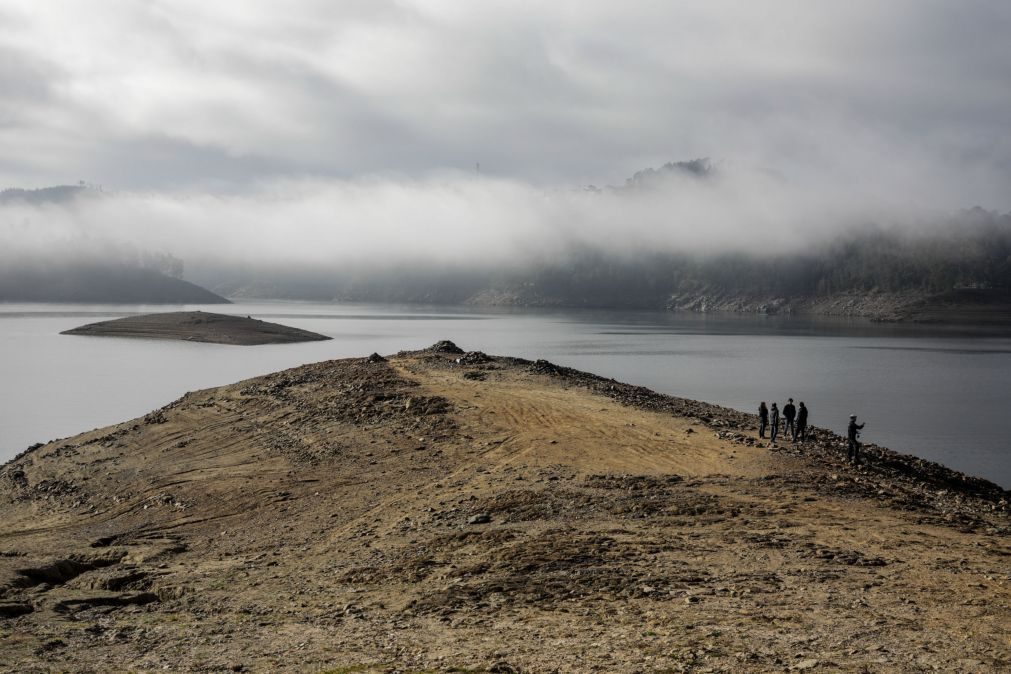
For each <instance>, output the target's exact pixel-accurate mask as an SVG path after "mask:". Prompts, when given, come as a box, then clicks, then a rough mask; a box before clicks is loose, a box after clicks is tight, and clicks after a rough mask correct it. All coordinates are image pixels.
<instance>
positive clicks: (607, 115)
mask: <svg viewBox="0 0 1011 674" xmlns="http://www.w3.org/2000/svg"><path fill="white" fill-rule="evenodd" d="M1009 26H1011V5H1009V4H1008V3H1006V2H1003V1H1002V0H970V1H968V2H962V3H957V4H956V3H940V2H929V3H925V2H921V1H920V0H895V1H894V2H889V3H879V2H871V1H870V0H856V1H854V2H848V3H846V4H845V6H842V5H839V6H835V5H832V6H829V5H826V4H825V3H811V2H807V1H806V0H777V1H776V2H773V3H771V4H766V3H762V4H758V3H753V2H750V1H745V0H715V1H713V2H707V3H704V4H699V5H697V6H686V5H684V4H683V3H675V4H663V3H655V2H651V1H649V0H638V1H633V2H628V3H622V4H621V5H616V4H614V3H606V2H597V1H582V2H569V1H561V2H557V3H550V4H545V3H533V2H499V1H491V2H481V3H466V2H453V1H449V0H398V1H394V0H373V1H370V2H341V3H328V2H320V1H319V0H295V1H293V2H290V3H286V4H285V5H284V6H283V7H282V6H281V5H278V4H277V3H273V2H267V1H266V0H250V1H249V2H243V3H241V4H236V5H232V4H227V3H206V2H195V1H192V0H173V2H162V1H152V2H145V3H135V2H128V1H127V0H96V1H95V2H90V3H78V2H70V1H66V2H53V3H37V2H30V1H29V0H8V1H7V2H4V3H3V4H2V5H0V88H2V90H3V92H4V96H3V97H2V99H0V148H2V150H3V151H2V152H0V187H23V188H38V187H44V186H47V185H56V184H67V183H76V182H77V181H78V180H84V181H87V182H88V183H90V184H94V185H101V186H102V187H103V192H102V193H101V194H94V193H89V194H88V195H84V196H82V197H81V198H79V199H77V200H75V201H73V202H71V203H60V204H50V205H39V206H27V205H24V204H18V203H16V202H13V201H12V202H8V203H5V204H3V205H2V206H0V256H2V257H4V259H6V260H7V261H8V263H10V261H12V260H15V259H17V260H22V261H26V260H32V259H43V260H47V261H48V262H52V261H54V260H59V259H62V258H63V256H65V255H71V256H77V257H82V256H84V257H88V256H91V257H97V258H99V259H103V258H131V257H137V256H140V255H142V254H143V253H145V252H146V253H159V254H170V255H174V256H177V257H179V258H181V259H183V260H184V261H185V262H186V265H187V268H188V269H189V270H197V269H207V268H211V267H214V266H215V265H219V266H220V265H251V266H253V267H257V266H271V267H274V268H278V267H282V268H283V267H290V268H294V269H299V268H304V267H305V266H324V267H325V266H327V265H365V266H374V265H381V264H386V265H394V266H395V265H404V264H408V265H409V264H415V263H419V262H420V261H424V262H425V263H426V264H429V265H450V266H452V265H457V266H476V267H484V266H487V265H491V266H496V265H507V266H508V265H515V264H518V263H523V262H527V261H534V262H536V261H538V260H543V259H546V258H551V259H557V258H558V257H560V256H564V255H566V254H567V253H568V252H570V251H573V250H579V249H581V248H585V247H589V248H593V249H603V250H607V251H609V252H612V253H614V254H619V255H634V254H636V253H638V252H642V251H658V250H659V251H684V252H701V253H705V252H712V251H723V250H730V251H740V250H746V251H750V252H754V253H756V254H768V253H769V252H790V251H797V250H805V249H808V248H810V247H811V246H817V245H819V244H820V243H821V242H824V241H827V240H830V239H831V238H832V237H834V236H836V235H837V234H839V233H840V232H844V231H852V228H854V227H863V226H867V225H868V224H870V223H874V224H878V225H881V226H886V227H904V228H909V229H912V230H915V229H916V228H918V227H924V226H929V225H930V223H933V222H938V221H943V220H944V217H945V214H947V213H950V212H952V211H955V210H957V209H960V208H965V207H970V206H974V205H980V206H983V207H985V208H989V209H994V210H998V211H1001V212H1003V211H1008V210H1011V193H1009V192H1008V190H1007V185H1009V184H1011V122H1009V121H1008V119H1009V118H1008V115H1007V110H1009V109H1011V41H1008V40H1007V34H1008V27H1009ZM697 157H711V158H712V161H713V164H714V166H715V167H716V169H717V170H716V171H715V172H714V173H713V174H712V175H711V176H709V178H707V179H706V180H697V179H694V178H692V177H690V176H676V175H675V176H671V179H670V180H667V181H664V184H663V185H654V186H652V187H650V188H648V189H636V190H608V189H603V190H602V191H591V190H587V189H586V187H587V186H588V185H590V184H594V185H597V186H599V187H604V186H607V185H613V186H616V187H622V186H624V184H625V179H626V178H627V177H629V176H631V175H633V174H634V173H635V172H636V171H639V170H641V169H644V168H648V167H659V166H661V165H662V164H664V163H666V162H669V161H677V160H687V159H692V158H697ZM478 165H480V170H478V168H477V167H478Z"/></svg>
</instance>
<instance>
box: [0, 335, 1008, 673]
mask: <svg viewBox="0 0 1011 674" xmlns="http://www.w3.org/2000/svg"><path fill="white" fill-rule="evenodd" d="M815 433H816V439H815V440H813V441H811V442H809V443H806V444H804V445H798V446H794V445H792V444H782V445H779V446H767V445H766V444H765V443H764V441H759V440H758V439H757V438H756V432H755V418H754V417H753V416H750V415H747V414H742V413H739V412H735V411H732V410H727V409H724V408H720V407H715V406H712V405H707V404H705V403H700V402H697V401H692V400H687V399H683V398H674V397H669V396H663V395H660V394H657V393H654V392H652V391H649V390H647V389H643V388H639V387H634V386H628V385H625V384H621V383H619V382H616V381H613V380H608V379H602V378H600V377H596V376H594V375H590V374H586V373H582V372H577V371H574V370H569V369H566V368H562V367H558V366H555V365H552V364H551V363H547V362H544V361H536V362H530V361H525V360H520V359H513V358H503V357H492V356H487V355H485V354H483V353H479V352H470V353H463V352H461V350H460V349H458V348H456V347H455V346H453V345H452V344H450V343H440V344H438V345H436V346H434V347H432V348H431V349H427V350H424V351H418V352H404V353H400V354H397V355H395V356H390V357H388V358H382V357H380V356H377V355H373V356H371V357H369V358H359V359H348V360H339V361H328V362H323V363H317V364H313V365H306V366H303V367H299V368H295V369H292V370H286V371H283V372H278V373H276V374H272V375H268V376H265V377H259V378H256V379H250V380H247V381H243V382H239V383H237V384H234V385H230V386H225V387H221V388H215V389H208V390H204V391H197V392H193V393H189V394H187V395H186V396H184V397H182V398H181V399H179V400H177V401H175V402H173V403H171V404H169V405H166V406H165V407H163V408H161V409H159V410H155V411H153V412H151V413H150V414H148V415H147V416H145V417H143V418H138V419H134V420H132V421H128V422H126V423H123V424H119V425H117V426H111V427H108V428H103V429H99V430H96V431H92V432H89V433H86V434H82V435H79V436H76V437H73V438H67V439H63V440H59V441H54V442H51V443H49V444H46V445H41V446H37V447H34V448H31V449H30V450H27V451H26V452H24V453H23V454H22V455H20V456H19V457H17V458H15V459H14V460H12V461H11V462H9V463H8V464H6V465H4V466H3V467H2V468H0V670H4V671H18V672H43V671H52V670H69V671H121V670H130V671H163V670H169V671H215V672H217V671H257V672H259V671H262V672H274V671H299V672H317V671H320V672H394V671H396V672H462V671H469V672H497V673H500V674H501V673H503V672H573V673H575V672H580V673H583V672H680V671H693V672H694V671H730V672H744V671H746V672H763V671H774V672H782V671H843V672H899V671H901V672H905V671H941V672H956V671H957V672H994V671H1007V670H1008V668H1009V667H1011V514H1009V506H1008V496H1009V494H1008V492H1006V491H1004V490H1002V489H1001V488H999V487H998V486H996V485H994V484H992V483H989V482H986V481H984V480H980V479H977V478H972V477H969V476H966V475H962V474H960V473H956V472H953V471H951V470H948V469H946V468H944V467H943V466H939V465H937V464H933V463H929V462H925V461H922V460H918V459H914V458H911V457H906V456H902V455H898V454H895V453H892V452H890V451H888V450H886V449H884V448H880V447H875V446H870V447H868V455H869V459H870V461H869V462H868V465H866V466H864V467H861V468H853V467H851V466H849V465H847V464H846V463H845V462H844V461H843V460H842V459H843V457H844V454H845V449H844V441H843V440H842V439H841V438H839V437H837V436H834V435H832V434H831V433H829V432H828V431H825V430H822V429H815Z"/></svg>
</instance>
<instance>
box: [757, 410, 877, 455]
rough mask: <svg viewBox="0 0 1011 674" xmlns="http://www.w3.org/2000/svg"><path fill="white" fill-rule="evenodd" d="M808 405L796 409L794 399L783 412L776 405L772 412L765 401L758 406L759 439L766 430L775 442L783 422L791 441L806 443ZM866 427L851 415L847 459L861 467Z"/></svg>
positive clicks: (847, 438)
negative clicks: (862, 443) (861, 448)
mask: <svg viewBox="0 0 1011 674" xmlns="http://www.w3.org/2000/svg"><path fill="white" fill-rule="evenodd" d="M807 416H808V411H807V405H805V404H804V402H803V401H801V403H800V407H794V405H793V398H790V399H789V400H787V403H786V404H785V405H783V410H782V412H781V411H780V409H779V407H778V406H777V405H776V403H772V409H771V410H770V409H769V408H768V407H766V405H765V401H764V400H763V401H762V402H761V404H760V405H759V406H758V437H760V438H763V439H764V438H765V430H766V429H768V430H769V441H770V442H775V441H776V437H777V436H778V435H779V425H780V421H781V420H782V423H783V425H784V426H785V428H784V429H783V430H784V432H785V433H787V434H789V436H790V439H791V440H793V441H794V442H797V441H798V440H799V441H800V442H804V441H805V440H807V429H808V424H807ZM863 427H864V424H858V423H857V415H855V414H851V415H850V423H849V426H847V428H846V440H847V449H846V458H847V459H848V460H849V461H850V463H852V464H854V465H856V466H859V465H860V441H859V440H858V438H859V437H860V430H861V429H862V428H863Z"/></svg>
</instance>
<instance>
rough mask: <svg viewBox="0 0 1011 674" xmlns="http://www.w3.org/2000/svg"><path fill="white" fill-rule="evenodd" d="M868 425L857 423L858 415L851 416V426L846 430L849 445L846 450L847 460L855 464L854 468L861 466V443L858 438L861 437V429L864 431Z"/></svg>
mask: <svg viewBox="0 0 1011 674" xmlns="http://www.w3.org/2000/svg"><path fill="white" fill-rule="evenodd" d="M865 425H866V424H858V423H857V415H855V414H851V415H850V425H849V426H848V427H847V428H846V439H847V441H848V445H847V448H846V458H847V459H848V460H849V461H850V462H852V463H853V465H854V466H859V465H860V442H859V441H857V438H858V437H860V429H862V428H863V427H864V426H865Z"/></svg>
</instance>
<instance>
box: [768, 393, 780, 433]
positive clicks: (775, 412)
mask: <svg viewBox="0 0 1011 674" xmlns="http://www.w3.org/2000/svg"><path fill="white" fill-rule="evenodd" d="M771 416H772V423H771V424H769V441H770V442H775V441H776V436H777V435H779V407H778V406H777V405H776V403H772V412H771Z"/></svg>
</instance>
